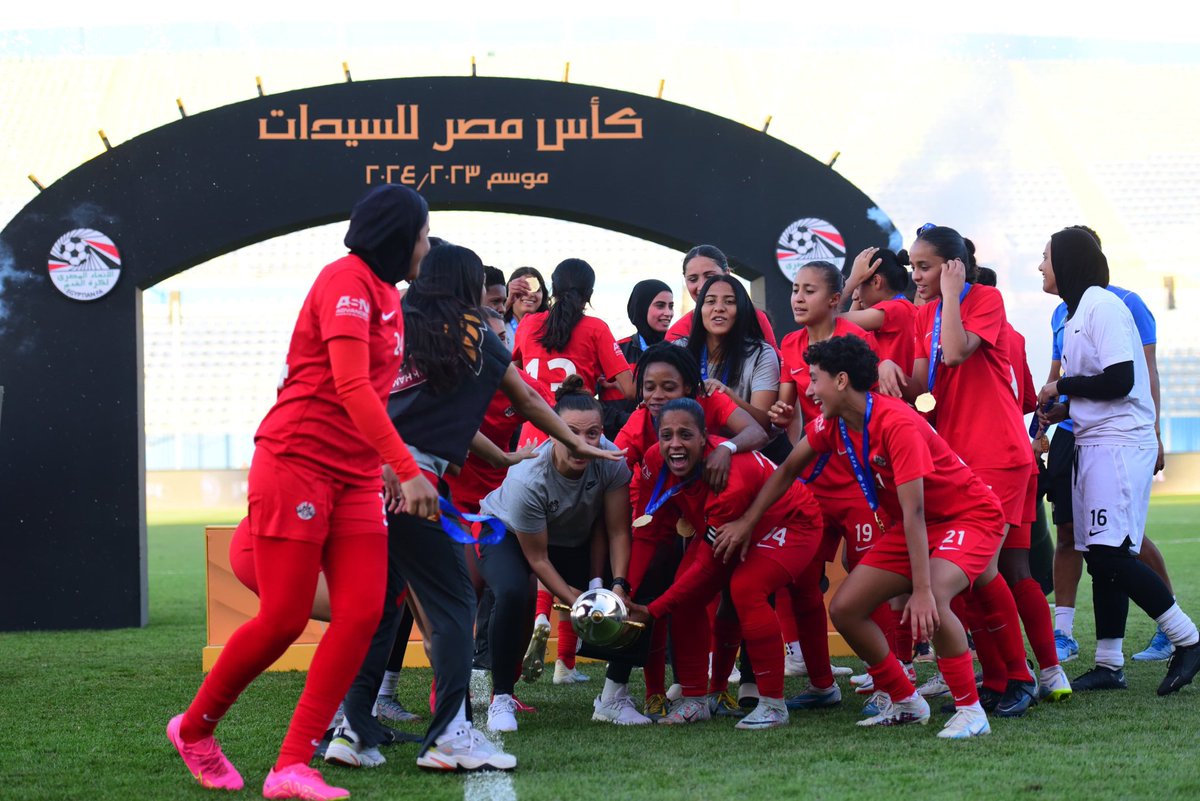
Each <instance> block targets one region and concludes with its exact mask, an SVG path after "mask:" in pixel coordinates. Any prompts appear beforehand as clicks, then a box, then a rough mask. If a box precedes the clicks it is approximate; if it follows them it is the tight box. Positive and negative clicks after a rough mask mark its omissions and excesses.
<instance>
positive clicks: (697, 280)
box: [667, 245, 779, 348]
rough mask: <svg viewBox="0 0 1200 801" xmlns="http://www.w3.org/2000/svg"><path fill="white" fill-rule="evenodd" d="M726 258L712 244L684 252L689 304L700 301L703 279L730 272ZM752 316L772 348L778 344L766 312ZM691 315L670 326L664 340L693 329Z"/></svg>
mask: <svg viewBox="0 0 1200 801" xmlns="http://www.w3.org/2000/svg"><path fill="white" fill-rule="evenodd" d="M731 272H732V271H731V270H730V269H729V259H728V258H726V257H725V254H724V253H722V252H721V250H720V248H717V247H714V246H713V245H696V247H694V248H692V249H691V250H689V251H688V252H687V254H686V255H685V256H684V257H683V285H684V286H685V287H686V288H687V291H688V295H690V296H691V298H692V303H695V304H697V305H698V304H699V300H697V298H699V296H700V288H701V287H702V286H704V282H705V281H707V280H708V279H710V278H712V277H713V276H714V275H730V274H731ZM754 312H755V317H757V318H758V326H759V328H761V329H762V338H763V339H764V340H766V342H767V344H769V345H770V346H771V347H772V348H777V347H779V346H778V344H777V343H776V340H775V332H774V331H772V330H771V321H770V319H769V318H768V317H767V315H766V312H764V311H763V310H762V309H757V308H756V309H755V310H754ZM692 315H693V312H688V313H687V314H685V315H683V316H682V317H680V318H679V319H678V320H676V321H675V323H674V324H673V325H672V326H671V328H670V329H669V330H668V331H667V341H668V342H674V341H675V340H677V339H682V338H683V337H686V336H688V335H689V334H691V331H692Z"/></svg>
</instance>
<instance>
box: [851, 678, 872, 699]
mask: <svg viewBox="0 0 1200 801" xmlns="http://www.w3.org/2000/svg"><path fill="white" fill-rule="evenodd" d="M863 676H865V677H866V678H863ZM859 678H862V681H855V679H859ZM850 683H851V684H853V685H854V692H856V693H858V694H859V695H871V694H873V693H874V692H875V677H874V676H872V675H871V674H870V673H863V674H861V675H859V676H851V677H850Z"/></svg>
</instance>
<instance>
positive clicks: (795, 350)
mask: <svg viewBox="0 0 1200 801" xmlns="http://www.w3.org/2000/svg"><path fill="white" fill-rule="evenodd" d="M833 335H834V336H835V337H844V336H849V335H854V336H857V337H859V338H860V339H862V340H864V341H865V342H866V343H867V344H868V345H870V346H871V348H872V349H874V347H875V339H874V337H872V336H871V335H870V334H869V333H867V332H866V331H864V330H863V329H862V328H861V327H859V326H858V325H857V324H855V323H852V322H850V321H849V320H847V319H845V318H844V317H839V318H837V321H836V322H835V323H834V326H833ZM779 350H780V354H781V356H782V358H781V359H780V367H779V383H781V384H795V385H796V410H797V412H798V413H799V414H801V415H803V417H802V418H801V420H802V422H803V423H805V424H807V423H809V422H810V421H812V420H814V419H816V418H818V417H820V416H821V409H820V407H818V406H817V404H815V403H813V400H812V398H810V397H808V385H809V383H811V381H810V379H809V375H808V362H806V361H804V351H806V350H808V329H807V328H801V329H799V330H798V331H793V332H792V333H790V334H788V335H787V336H785V337H784V338H783V345H782V346H780V349H779ZM809 487H810V488H811V489H812V491H813V493H814V494H816V495H817V496H818V497H827V498H853V497H855V496H856V495H857V494H858V488H857V487H856V486H855V484H854V476H853V475H852V474H851V473H850V468H849V465H845V464H842V463H841V462H839V461H838V460H836V459H831V460H830V461H829V463H828V464H826V465H825V469H824V470H822V471H821V474H820V475H819V476H818V477H817V480H816V481H814V482H812V483H811V484H810V485H809Z"/></svg>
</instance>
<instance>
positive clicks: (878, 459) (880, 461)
mask: <svg viewBox="0 0 1200 801" xmlns="http://www.w3.org/2000/svg"><path fill="white" fill-rule="evenodd" d="M871 464H873V465H875V466H876V467H887V459H884V458H883V457H882V456H880V455H879V454H875V455H874V456H872V457H871Z"/></svg>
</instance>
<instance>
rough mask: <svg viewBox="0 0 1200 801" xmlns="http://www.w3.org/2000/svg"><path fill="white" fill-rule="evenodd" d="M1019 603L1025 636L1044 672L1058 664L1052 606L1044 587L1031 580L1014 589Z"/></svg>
mask: <svg viewBox="0 0 1200 801" xmlns="http://www.w3.org/2000/svg"><path fill="white" fill-rule="evenodd" d="M1012 594H1013V598H1014V599H1015V600H1016V602H1017V611H1018V612H1019V613H1020V615H1021V623H1022V624H1023V625H1024V626H1025V636H1026V637H1028V638H1029V645H1030V647H1031V648H1033V656H1034V658H1035V659H1037V663H1038V667H1040V668H1041V669H1042V670H1045V669H1046V668H1050V667H1054V666H1055V665H1057V664H1058V651H1057V650H1055V648H1054V624H1053V623H1052V622H1051V620H1050V605H1049V604H1048V603H1046V596H1045V595H1044V594H1043V593H1042V587H1041V585H1040V584H1038V583H1037V582H1036V581H1034V580H1033V579H1031V578H1027V579H1022V580H1020V581H1018V582H1017V583H1016V585H1014V586H1013V588H1012Z"/></svg>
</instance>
